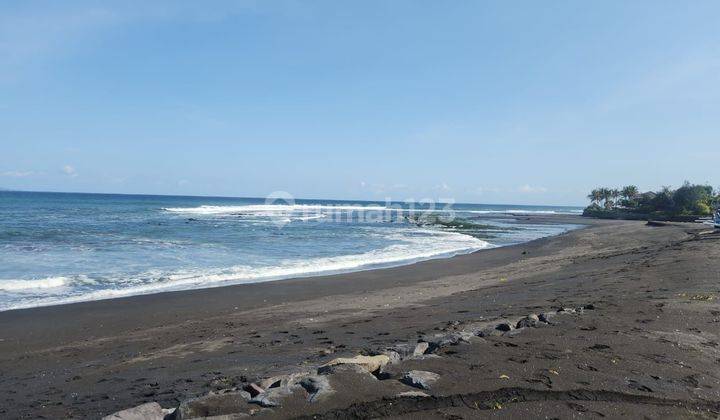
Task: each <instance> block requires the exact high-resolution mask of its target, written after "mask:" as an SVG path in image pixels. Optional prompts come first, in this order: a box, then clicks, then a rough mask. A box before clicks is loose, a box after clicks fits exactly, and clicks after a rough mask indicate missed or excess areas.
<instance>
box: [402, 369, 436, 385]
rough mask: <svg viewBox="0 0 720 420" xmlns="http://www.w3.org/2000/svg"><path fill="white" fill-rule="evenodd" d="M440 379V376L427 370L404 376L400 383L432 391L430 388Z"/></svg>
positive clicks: (411, 372)
mask: <svg viewBox="0 0 720 420" xmlns="http://www.w3.org/2000/svg"><path fill="white" fill-rule="evenodd" d="M438 379H440V375H438V374H437V373H434V372H428V371H425V370H411V371H410V372H408V373H406V374H405V375H403V377H402V379H400V382H402V383H404V384H406V385H410V386H412V387H415V388H420V389H430V386H431V385H432V384H433V383H435V381H437V380H438Z"/></svg>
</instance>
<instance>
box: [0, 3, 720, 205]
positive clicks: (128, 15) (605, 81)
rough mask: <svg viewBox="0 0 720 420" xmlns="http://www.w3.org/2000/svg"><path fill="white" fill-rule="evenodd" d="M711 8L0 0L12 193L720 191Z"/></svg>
mask: <svg viewBox="0 0 720 420" xmlns="http://www.w3.org/2000/svg"><path fill="white" fill-rule="evenodd" d="M719 12H720V3H717V2H711V1H699V2H693V3H691V4H681V3H673V2H656V1H637V2H632V3H628V2H623V1H610V2H598V3H592V4H586V3H583V4H579V3H574V2H569V1H558V2H552V3H548V4H546V3H542V4H541V3H537V2H529V1H528V2H520V3H512V4H510V3H505V2H424V1H416V2H409V1H398V2H391V3H387V2H375V1H369V2H361V3H355V4H342V3H337V2H329V1H318V2H312V3H310V4H307V3H302V2H296V1H277V2H256V1H217V2H212V3H197V2H189V1H177V2H171V1H160V2H153V3H152V4H146V3H143V2H133V1H130V2H122V3H115V2H91V1H71V2H66V3H62V4H54V3H45V2H37V1H10V2H4V3H3V5H2V6H0V125H1V126H2V127H3V133H2V134H1V136H2V137H0V138H2V153H0V187H3V188H7V189H11V190H33V191H55V192H63V191H76V192H88V193H118V194H150V195H157V194H160V195H190V196H223V197H264V196H266V195H267V194H269V193H271V192H273V191H287V192H289V193H291V194H293V195H294V196H296V197H309V198H314V199H337V200H343V199H346V200H367V201H378V200H379V201H384V200H385V198H386V197H389V198H391V199H393V200H396V201H403V200H406V199H409V198H413V199H415V200H421V199H433V200H438V199H454V200H455V201H456V202H462V203H503V204H515V205H521V204H526V205H570V206H583V205H585V204H587V199H586V195H587V194H588V192H589V191H590V190H591V189H592V188H595V187H598V186H612V187H620V186H623V185H626V184H635V185H637V186H638V187H639V188H640V189H641V190H650V189H653V190H654V189H657V188H659V187H661V186H663V185H672V186H675V187H677V186H679V185H680V184H681V183H682V182H683V181H685V180H688V181H690V182H693V183H703V184H705V183H707V184H710V185H713V186H715V187H717V186H718V185H720V174H718V172H717V170H716V166H717V162H718V160H720V148H718V147H717V123H716V121H718V120H720V107H718V103H720V32H718V31H717V29H716V26H717V22H716V20H717V19H716V16H717V15H718V13H719Z"/></svg>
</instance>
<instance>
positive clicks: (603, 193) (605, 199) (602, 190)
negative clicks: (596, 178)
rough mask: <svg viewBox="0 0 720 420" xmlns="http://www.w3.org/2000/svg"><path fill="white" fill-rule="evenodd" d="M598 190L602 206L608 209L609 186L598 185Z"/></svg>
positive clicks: (610, 204) (610, 203)
mask: <svg viewBox="0 0 720 420" xmlns="http://www.w3.org/2000/svg"><path fill="white" fill-rule="evenodd" d="M599 192H600V197H602V201H603V202H604V207H605V208H606V209H610V208H611V207H612V200H611V198H612V190H611V189H610V188H606V187H600V189H599Z"/></svg>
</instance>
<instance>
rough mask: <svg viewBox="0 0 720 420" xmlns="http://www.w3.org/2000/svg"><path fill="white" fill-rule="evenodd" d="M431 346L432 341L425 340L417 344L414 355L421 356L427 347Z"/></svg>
mask: <svg viewBox="0 0 720 420" xmlns="http://www.w3.org/2000/svg"><path fill="white" fill-rule="evenodd" d="M429 347H430V343H426V342H425V341H421V342H419V343H417V344H416V345H415V350H413V354H412V355H413V356H420V355H421V354H425V352H426V351H427V349H428V348H429Z"/></svg>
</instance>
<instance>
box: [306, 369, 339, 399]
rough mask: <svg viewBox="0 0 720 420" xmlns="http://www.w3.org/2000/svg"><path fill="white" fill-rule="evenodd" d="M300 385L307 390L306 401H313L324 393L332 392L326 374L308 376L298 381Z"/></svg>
mask: <svg viewBox="0 0 720 420" xmlns="http://www.w3.org/2000/svg"><path fill="white" fill-rule="evenodd" d="M300 386H301V387H303V389H305V391H307V393H308V394H309V395H308V401H310V402H314V401H317V400H318V399H319V398H322V397H323V396H324V395H327V394H330V393H332V392H333V390H332V387H330V381H328V378H327V377H326V376H317V375H315V376H308V377H306V378H304V379H303V380H301V381H300Z"/></svg>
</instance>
